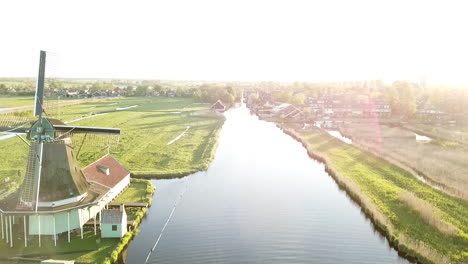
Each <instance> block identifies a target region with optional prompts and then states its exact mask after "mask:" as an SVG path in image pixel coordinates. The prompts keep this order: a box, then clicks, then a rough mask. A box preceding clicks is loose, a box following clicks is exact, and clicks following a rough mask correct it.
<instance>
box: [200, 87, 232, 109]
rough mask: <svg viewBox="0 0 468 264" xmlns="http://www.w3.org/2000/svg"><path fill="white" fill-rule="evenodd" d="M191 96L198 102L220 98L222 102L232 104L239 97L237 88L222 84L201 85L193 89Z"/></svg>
mask: <svg viewBox="0 0 468 264" xmlns="http://www.w3.org/2000/svg"><path fill="white" fill-rule="evenodd" d="M193 98H194V99H195V100H196V101H198V102H204V103H214V102H216V101H217V100H221V101H222V102H223V103H224V104H227V105H233V104H234V103H235V102H237V101H239V100H240V98H241V91H240V90H239V89H238V88H234V87H232V86H224V85H202V86H200V87H198V88H195V89H194V90H193Z"/></svg>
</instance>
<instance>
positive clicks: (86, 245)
mask: <svg viewBox="0 0 468 264" xmlns="http://www.w3.org/2000/svg"><path fill="white" fill-rule="evenodd" d="M153 191H154V189H153V187H152V184H151V183H150V182H148V181H145V180H132V182H131V184H130V186H129V187H128V188H127V189H126V190H125V191H124V192H123V193H122V194H121V195H119V197H117V199H116V201H118V202H146V201H147V199H148V198H146V196H147V195H148V194H152V193H153ZM145 210H146V209H136V210H133V208H132V209H130V208H126V211H127V214H128V218H129V220H136V218H137V215H144V211H145ZM139 221H141V219H140V220H139ZM21 223H22V222H21V221H19V223H18V225H19V227H21ZM138 223H139V222H138ZM18 229H20V228H14V229H13V230H18ZM14 237H19V235H15V234H14ZM41 242H42V247H41V248H39V247H38V241H37V239H36V238H34V239H33V240H31V241H29V242H28V243H29V245H28V247H27V248H25V247H24V243H23V241H21V240H17V241H15V242H14V247H13V248H10V247H9V245H7V244H6V243H5V241H4V240H1V241H0V259H1V258H8V257H12V256H23V257H33V258H55V259H65V260H73V259H75V260H76V261H78V262H83V263H103V262H104V261H105V259H106V258H109V257H110V256H111V254H112V252H113V251H114V250H115V249H116V247H117V245H118V244H119V243H121V239H112V238H100V237H99V234H98V236H95V235H94V230H85V232H84V236H83V239H81V236H80V234H79V232H74V233H73V234H72V236H71V243H70V244H69V243H68V242H67V234H66V233H64V234H61V235H60V236H59V240H58V242H57V247H55V246H54V243H53V239H52V237H48V236H43V237H42V240H41ZM0 263H1V260H0Z"/></svg>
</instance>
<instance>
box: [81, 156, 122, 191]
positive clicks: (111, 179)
mask: <svg viewBox="0 0 468 264" xmlns="http://www.w3.org/2000/svg"><path fill="white" fill-rule="evenodd" d="M98 166H104V167H107V168H109V175H106V174H105V173H104V172H103V171H102V170H100V169H99V167H98ZM83 174H84V175H85V177H86V179H87V180H88V181H95V182H97V183H100V184H102V185H104V186H107V187H109V188H113V187H115V186H116V185H117V184H118V183H119V182H120V181H122V179H124V178H125V177H126V176H127V175H129V174H130V171H129V170H127V168H125V167H124V166H122V164H120V163H119V162H118V161H117V160H115V159H114V158H113V157H112V156H111V155H109V154H107V155H105V156H104V157H102V158H100V159H98V160H97V161H95V162H94V163H91V164H89V165H88V166H86V168H84V169H83Z"/></svg>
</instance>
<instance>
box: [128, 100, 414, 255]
mask: <svg viewBox="0 0 468 264" xmlns="http://www.w3.org/2000/svg"><path fill="white" fill-rule="evenodd" d="M226 117H227V120H226V122H225V124H224V127H223V130H222V132H221V135H220V143H219V147H218V149H217V153H216V157H215V160H214V161H213V163H212V164H211V167H210V168H209V170H208V171H207V172H199V173H196V174H193V175H190V176H188V177H185V178H183V179H175V180H156V181H154V184H155V185H156V188H157V191H156V195H155V197H154V202H153V206H152V207H151V209H150V210H149V213H148V215H147V218H146V219H145V220H144V221H143V223H142V225H141V226H140V230H141V233H140V234H139V235H138V236H137V237H136V238H135V240H134V241H133V242H132V243H131V244H130V246H129V249H128V258H127V262H128V263H145V260H146V258H147V256H148V253H149V252H150V251H151V248H153V245H154V244H155V242H156V240H157V238H158V236H159V234H160V232H161V230H162V228H163V226H164V225H165V223H166V221H167V219H168V217H169V215H170V214H171V212H172V211H173V208H174V205H175V204H176V203H177V207H176V210H175V211H174V213H173V215H172V218H171V220H170V221H169V222H168V224H167V227H166V228H165V231H164V233H163V235H162V237H161V239H160V241H159V243H158V245H157V247H156V248H155V250H154V251H153V252H152V254H151V255H150V258H149V261H148V263H407V261H406V260H404V259H401V258H400V257H399V256H398V255H397V253H396V252H395V250H393V249H391V248H390V247H389V245H388V243H387V242H386V240H385V239H384V238H383V237H381V236H380V235H379V234H378V233H377V232H376V231H374V229H373V227H372V225H371V223H370V222H369V221H368V220H367V219H366V218H365V217H364V216H363V215H362V213H361V211H360V209H359V208H358V207H357V206H356V205H355V204H354V203H353V202H352V201H351V200H350V199H349V198H348V197H347V196H346V194H345V193H344V192H342V191H340V190H339V189H338V187H337V185H336V184H335V182H334V181H333V179H332V178H331V177H330V176H329V175H328V174H327V173H326V172H325V171H324V166H323V165H322V164H320V163H318V162H316V161H314V160H312V159H310V158H309V157H308V155H307V152H306V150H305V149H304V148H303V147H302V146H301V145H300V144H299V143H298V142H296V141H295V140H293V139H292V138H291V137H289V136H287V135H285V134H283V133H282V132H281V131H280V130H279V129H278V128H277V127H276V126H275V125H274V124H272V123H267V122H264V121H259V120H258V119H257V118H256V117H255V116H251V115H250V114H249V112H248V110H247V109H246V108H245V107H240V108H236V109H232V110H230V111H228V112H227V113H226ZM192 129H196V127H193V128H192ZM179 143H182V141H181V142H179ZM176 144H177V143H176ZM177 201H179V202H177Z"/></svg>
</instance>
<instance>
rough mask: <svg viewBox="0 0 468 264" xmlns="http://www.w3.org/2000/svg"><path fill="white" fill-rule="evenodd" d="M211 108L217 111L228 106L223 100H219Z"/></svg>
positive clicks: (222, 110)
mask: <svg viewBox="0 0 468 264" xmlns="http://www.w3.org/2000/svg"><path fill="white" fill-rule="evenodd" d="M211 110H213V111H215V112H224V111H225V110H226V106H225V105H224V104H223V102H221V100H218V101H216V103H214V104H213V105H212V106H211Z"/></svg>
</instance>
